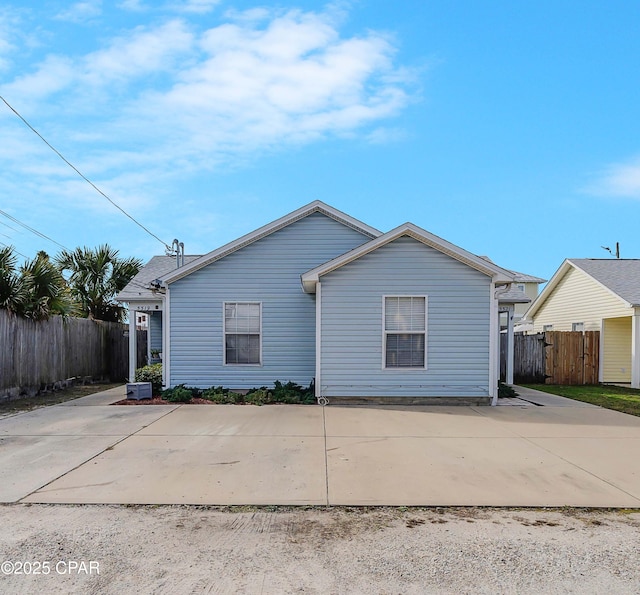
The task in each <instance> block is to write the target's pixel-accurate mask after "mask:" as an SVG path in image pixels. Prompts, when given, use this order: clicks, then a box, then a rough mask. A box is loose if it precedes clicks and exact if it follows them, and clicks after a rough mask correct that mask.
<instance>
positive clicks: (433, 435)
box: [0, 389, 640, 508]
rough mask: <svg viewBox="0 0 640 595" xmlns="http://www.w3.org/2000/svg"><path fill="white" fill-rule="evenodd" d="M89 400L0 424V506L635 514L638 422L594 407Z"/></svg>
mask: <svg viewBox="0 0 640 595" xmlns="http://www.w3.org/2000/svg"><path fill="white" fill-rule="evenodd" d="M117 390H120V389H117ZM122 390H123V389H122ZM107 392H109V391H107ZM95 397H96V398H95V399H94V400H93V401H92V400H91V399H89V400H87V401H85V403H84V405H82V404H81V405H79V406H69V405H56V406H53V407H46V408H42V409H38V410H34V411H31V412H26V413H20V414H17V415H13V416H11V417H8V418H3V419H0V501H2V502H15V501H22V502H42V503H105V504H111V503H113V504H118V503H120V504H126V503H137V504H180V503H187V504H212V505H216V504H219V505H226V504H238V505H240V504H255V505H267V504H283V505H284V504H316V505H327V504H329V505H433V506H460V505H469V506H471V505H486V506H585V507H633V508H635V507H640V480H639V479H638V477H639V475H640V469H639V463H638V461H639V460H640V459H639V457H638V456H637V453H638V452H640V418H636V417H632V416H629V415H625V414H622V413H618V412H615V411H610V410H606V409H602V408H599V407H580V406H576V407H567V406H557V407H556V406H549V405H547V406H535V405H531V404H528V405H527V404H525V405H522V406H509V407H493V408H492V407H463V406H458V407H441V406H433V407H393V406H386V407H336V406H329V407H325V408H322V407H317V406H290V405H274V406H264V407H256V406H251V405H246V406H231V405H228V406H224V405H219V406H215V405H184V406H180V405H159V406H156V405H145V406H139V407H136V406H129V407H118V406H108V405H100V404H97V403H98V402H106V400H108V399H112V398H115V399H116V400H117V399H118V398H119V397H120V395H118V394H116V393H113V394H111V395H105V394H104V393H103V394H101V395H98V396H95ZM103 399H104V400H103Z"/></svg>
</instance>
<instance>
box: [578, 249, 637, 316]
mask: <svg viewBox="0 0 640 595" xmlns="http://www.w3.org/2000/svg"><path fill="white" fill-rule="evenodd" d="M569 262H570V263H572V264H573V265H574V266H576V267H578V268H579V269H582V270H583V271H584V272H585V273H587V274H588V275H590V276H591V277H593V278H594V279H595V280H596V281H598V282H599V283H602V285H604V286H605V287H607V288H608V289H610V290H611V291H613V293H615V294H617V295H618V296H620V297H621V298H622V299H623V300H625V301H626V302H629V303H630V304H631V305H632V306H640V259H637V258H629V259H627V258H624V259H623V258H571V259H570V260H569Z"/></svg>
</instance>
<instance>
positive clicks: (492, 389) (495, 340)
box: [489, 283, 500, 406]
mask: <svg viewBox="0 0 640 595" xmlns="http://www.w3.org/2000/svg"><path fill="white" fill-rule="evenodd" d="M490 291H491V294H490V300H491V302H490V310H489V396H490V397H491V405H492V406H495V405H497V404H498V377H499V372H500V313H499V310H498V296H497V295H496V293H497V292H496V284H495V283H491V285H490Z"/></svg>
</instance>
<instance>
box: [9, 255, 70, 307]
mask: <svg viewBox="0 0 640 595" xmlns="http://www.w3.org/2000/svg"><path fill="white" fill-rule="evenodd" d="M20 272H21V274H22V283H23V285H24V288H25V290H26V300H25V303H24V306H23V309H22V315H23V316H24V317H25V318H31V319H33V320H46V319H47V318H49V317H50V316H52V315H53V314H58V315H60V316H63V317H65V318H67V317H68V316H73V315H75V314H77V313H78V304H77V303H76V301H75V299H74V298H73V295H72V293H71V291H70V289H69V287H68V285H67V282H66V281H65V279H64V277H63V276H62V273H61V272H60V271H59V270H58V268H57V267H56V266H55V265H54V264H53V263H52V262H51V259H50V258H49V255H48V254H47V253H46V252H43V251H40V252H38V254H37V255H36V257H35V258H34V259H33V260H31V261H27V262H25V264H24V265H22V267H21V268H20Z"/></svg>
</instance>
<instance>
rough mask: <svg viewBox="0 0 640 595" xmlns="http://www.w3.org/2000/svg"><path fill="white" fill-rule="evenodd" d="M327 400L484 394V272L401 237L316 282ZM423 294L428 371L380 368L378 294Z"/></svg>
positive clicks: (487, 282) (486, 306) (486, 359)
mask: <svg viewBox="0 0 640 595" xmlns="http://www.w3.org/2000/svg"><path fill="white" fill-rule="evenodd" d="M320 281H321V283H322V293H321V303H322V332H321V344H322V347H321V349H322V353H321V366H322V371H321V382H320V385H321V390H322V394H323V395H325V396H327V397H332V396H334V397H337V396H344V397H357V396H385V397H390V396H408V397H409V396H410V397H420V396H443V397H451V396H461V397H465V396H467V397H477V396H488V395H489V332H490V331H489V317H490V284H491V279H490V278H489V277H487V276H486V275H484V274H482V273H480V272H478V271H476V270H474V269H472V268H470V267H468V266H467V265H465V264H462V263H461V262H459V261H457V260H455V259H453V258H451V257H449V256H446V255H445V254H442V253H441V252H439V251H437V250H434V249H432V248H429V247H428V246H425V245H424V244H422V243H421V242H418V241H417V240H414V239H413V238H410V237H408V236H403V237H401V238H399V239H397V240H395V241H393V242H390V243H389V244H387V245H385V246H382V247H381V248H378V249H377V250H376V251H374V252H371V253H369V254H367V255H365V256H363V257H361V258H359V259H358V260H355V261H353V262H351V263H349V264H347V265H345V266H343V267H342V268H340V269H337V270H335V271H333V272H331V273H328V274H326V275H325V276H323V277H321V278H320ZM385 295H426V296H427V302H428V304H427V308H428V310H427V329H426V348H427V369H426V370H424V369H406V368H405V369H394V370H385V369H383V351H384V338H383V328H382V324H383V296H385Z"/></svg>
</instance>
